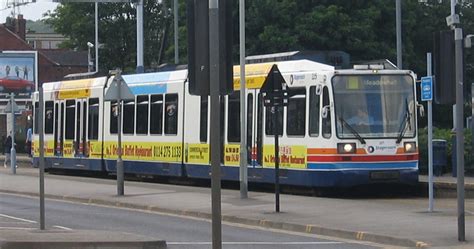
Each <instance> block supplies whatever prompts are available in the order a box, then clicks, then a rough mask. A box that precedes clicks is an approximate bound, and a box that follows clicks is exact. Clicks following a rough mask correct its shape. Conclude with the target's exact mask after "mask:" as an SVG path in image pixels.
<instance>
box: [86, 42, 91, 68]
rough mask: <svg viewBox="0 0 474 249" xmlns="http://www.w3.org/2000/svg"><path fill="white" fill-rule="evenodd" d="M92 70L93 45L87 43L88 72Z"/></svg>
mask: <svg viewBox="0 0 474 249" xmlns="http://www.w3.org/2000/svg"><path fill="white" fill-rule="evenodd" d="M87 44H89V43H87ZM90 71H91V47H89V45H87V72H90Z"/></svg>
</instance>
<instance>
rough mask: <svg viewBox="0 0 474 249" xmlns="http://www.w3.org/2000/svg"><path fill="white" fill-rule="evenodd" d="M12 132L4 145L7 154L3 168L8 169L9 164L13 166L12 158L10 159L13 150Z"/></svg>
mask: <svg viewBox="0 0 474 249" xmlns="http://www.w3.org/2000/svg"><path fill="white" fill-rule="evenodd" d="M11 133H12V132H11V131H10V133H9V134H8V137H7V139H5V143H4V144H3V150H4V152H5V161H4V162H3V167H5V168H7V166H8V164H11V163H12V162H11V158H10V151H11V149H12V136H11Z"/></svg>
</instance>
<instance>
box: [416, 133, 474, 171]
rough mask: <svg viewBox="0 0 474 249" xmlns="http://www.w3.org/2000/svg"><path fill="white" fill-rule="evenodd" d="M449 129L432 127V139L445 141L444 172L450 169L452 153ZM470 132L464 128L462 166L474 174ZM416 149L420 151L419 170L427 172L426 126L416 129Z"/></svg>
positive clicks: (473, 156)
mask: <svg viewBox="0 0 474 249" xmlns="http://www.w3.org/2000/svg"><path fill="white" fill-rule="evenodd" d="M454 135H455V134H454V133H451V130H450V129H438V128H436V127H434V128H433V139H444V140H446V141H447V147H448V148H447V159H448V160H447V165H446V168H445V169H444V172H447V171H451V169H452V155H453V138H452V137H453V136H454ZM472 149H473V148H472V132H471V130H469V129H465V130H464V165H465V166H464V167H465V169H466V174H472V175H474V155H473V153H472ZM418 151H419V153H420V159H419V165H420V167H419V168H420V172H421V173H426V172H428V128H427V127H425V128H420V129H418Z"/></svg>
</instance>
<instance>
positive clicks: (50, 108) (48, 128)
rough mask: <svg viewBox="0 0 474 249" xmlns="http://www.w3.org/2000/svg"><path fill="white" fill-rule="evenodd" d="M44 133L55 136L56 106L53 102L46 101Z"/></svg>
mask: <svg viewBox="0 0 474 249" xmlns="http://www.w3.org/2000/svg"><path fill="white" fill-rule="evenodd" d="M44 111H45V114H44V133H45V134H53V124H54V122H53V119H54V104H53V101H46V102H45V105H44Z"/></svg>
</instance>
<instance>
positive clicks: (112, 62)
mask: <svg viewBox="0 0 474 249" xmlns="http://www.w3.org/2000/svg"><path fill="white" fill-rule="evenodd" d="M144 2H145V5H144V36H145V37H144V44H145V45H144V54H145V55H146V56H145V57H144V59H145V66H149V65H154V64H158V61H157V59H158V58H159V57H160V56H159V53H160V45H161V41H162V35H163V30H164V27H166V26H167V25H168V26H169V16H168V14H167V13H165V12H166V11H165V9H164V8H163V5H162V4H159V3H157V1H154V0H145V1H144ZM46 17H47V19H46V22H47V23H48V24H50V25H52V26H53V27H54V29H55V31H56V32H58V33H61V34H63V35H65V36H67V37H68V38H69V39H70V40H69V41H68V42H65V43H63V44H62V47H65V48H71V49H79V50H86V49H87V45H86V44H87V42H88V41H90V42H94V40H95V38H94V25H95V24H94V4H88V3H66V4H63V5H59V6H58V8H57V9H56V11H55V12H53V13H49V14H47V16H46ZM136 36H137V35H136V10H135V8H134V6H132V5H131V4H129V3H106V4H99V43H101V44H104V46H103V48H101V49H100V50H99V63H100V69H101V70H102V71H105V72H107V71H108V70H110V69H114V68H117V67H118V68H122V69H123V70H124V71H128V72H130V71H132V72H133V71H134V70H135V67H136Z"/></svg>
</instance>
